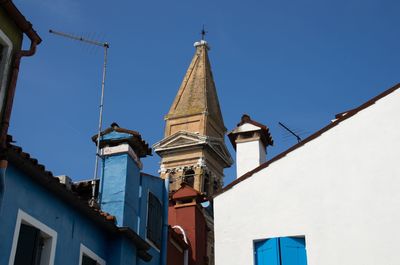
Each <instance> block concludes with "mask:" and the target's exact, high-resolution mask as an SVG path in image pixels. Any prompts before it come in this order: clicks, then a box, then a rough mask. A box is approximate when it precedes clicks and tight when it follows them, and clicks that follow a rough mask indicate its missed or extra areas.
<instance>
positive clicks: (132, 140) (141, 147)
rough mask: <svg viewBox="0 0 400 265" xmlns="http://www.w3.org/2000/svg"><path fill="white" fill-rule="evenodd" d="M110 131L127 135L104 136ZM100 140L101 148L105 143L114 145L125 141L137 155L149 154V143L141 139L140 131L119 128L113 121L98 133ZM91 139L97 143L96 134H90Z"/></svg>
mask: <svg viewBox="0 0 400 265" xmlns="http://www.w3.org/2000/svg"><path fill="white" fill-rule="evenodd" d="M112 132H118V133H124V134H127V135H129V137H123V138H110V139H105V138H104V136H105V135H107V134H110V133H112ZM100 140H101V141H100V148H103V147H104V146H106V145H108V146H116V145H119V144H121V143H124V142H126V143H128V144H129V145H130V146H131V147H132V149H133V150H134V151H135V153H136V154H137V155H138V156H139V157H145V156H147V155H151V148H150V147H149V144H148V143H146V141H145V140H143V139H142V136H141V135H140V133H138V132H137V131H133V130H128V129H124V128H121V127H119V125H118V124H117V123H116V122H113V123H112V124H111V125H110V127H108V128H107V129H105V130H104V131H102V132H101V133H100ZM92 141H93V142H94V143H95V144H97V134H95V135H93V136H92Z"/></svg>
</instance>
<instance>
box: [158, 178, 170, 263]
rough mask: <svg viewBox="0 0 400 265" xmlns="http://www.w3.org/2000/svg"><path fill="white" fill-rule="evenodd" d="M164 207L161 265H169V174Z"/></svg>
mask: <svg viewBox="0 0 400 265" xmlns="http://www.w3.org/2000/svg"><path fill="white" fill-rule="evenodd" d="M163 205H164V208H163V230H162V233H163V236H162V238H163V241H162V244H161V259H160V265H167V243H168V205H169V174H167V176H166V178H165V179H164V192H163Z"/></svg>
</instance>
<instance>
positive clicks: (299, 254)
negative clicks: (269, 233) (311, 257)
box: [254, 237, 307, 265]
mask: <svg viewBox="0 0 400 265" xmlns="http://www.w3.org/2000/svg"><path fill="white" fill-rule="evenodd" d="M254 254H255V257H254V259H255V265H307V256H306V244H305V240H304V238H298V237H279V238H270V239H266V240H262V241H258V242H255V243H254Z"/></svg>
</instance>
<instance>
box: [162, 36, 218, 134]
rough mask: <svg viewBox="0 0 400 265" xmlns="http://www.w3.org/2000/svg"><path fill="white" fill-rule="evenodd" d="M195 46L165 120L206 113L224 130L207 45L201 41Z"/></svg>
mask: <svg viewBox="0 0 400 265" xmlns="http://www.w3.org/2000/svg"><path fill="white" fill-rule="evenodd" d="M195 46H196V52H195V54H194V56H193V59H192V62H191V63H190V66H189V68H188V70H187V72H186V75H185V77H184V78H183V81H182V84H181V86H180V88H179V90H178V93H177V95H176V97H175V100H174V102H173V103H172V106H171V108H170V110H169V112H168V114H167V115H166V118H167V119H169V118H175V117H181V116H188V115H193V114H199V113H207V115H208V116H211V117H212V119H213V120H214V121H215V122H217V123H218V124H219V125H221V127H222V128H225V127H224V121H223V118H222V114H221V109H220V106H219V101H218V95H217V90H216V87H215V84H214V77H213V74H212V71H211V65H210V60H209V58H208V49H209V48H208V45H207V43H206V42H205V41H202V42H198V43H196V44H195Z"/></svg>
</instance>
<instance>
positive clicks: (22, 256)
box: [9, 210, 57, 265]
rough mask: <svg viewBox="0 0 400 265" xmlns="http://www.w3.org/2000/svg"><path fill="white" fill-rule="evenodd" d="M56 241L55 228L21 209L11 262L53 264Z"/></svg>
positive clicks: (31, 264) (32, 264)
mask: <svg viewBox="0 0 400 265" xmlns="http://www.w3.org/2000/svg"><path fill="white" fill-rule="evenodd" d="M56 241H57V233H56V232H55V231H54V230H52V229H51V228H49V227H48V226H46V225H45V224H43V223H41V222H40V221H38V220H36V219H35V218H33V217H32V216H30V215H28V214H26V213H25V212H23V211H22V210H19V211H18V216H17V222H16V226H15V232H14V241H13V245H12V249H11V255H10V262H9V264H13V265H53V264H54V254H55V248H56Z"/></svg>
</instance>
